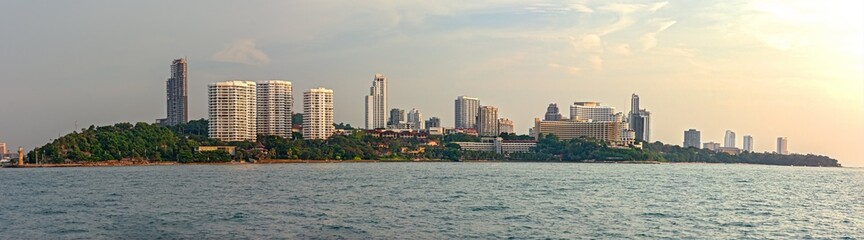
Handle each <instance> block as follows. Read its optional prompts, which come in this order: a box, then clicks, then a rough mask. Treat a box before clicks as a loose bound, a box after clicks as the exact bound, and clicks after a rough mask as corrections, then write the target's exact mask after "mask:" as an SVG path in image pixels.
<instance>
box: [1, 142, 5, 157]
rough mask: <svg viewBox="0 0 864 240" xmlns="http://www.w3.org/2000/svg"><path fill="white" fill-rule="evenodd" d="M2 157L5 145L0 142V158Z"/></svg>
mask: <svg viewBox="0 0 864 240" xmlns="http://www.w3.org/2000/svg"><path fill="white" fill-rule="evenodd" d="M3 155H6V143H2V142H0V158H3Z"/></svg>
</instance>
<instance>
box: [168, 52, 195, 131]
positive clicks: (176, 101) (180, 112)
mask: <svg viewBox="0 0 864 240" xmlns="http://www.w3.org/2000/svg"><path fill="white" fill-rule="evenodd" d="M186 76H187V75H186V59H185V58H180V59H175V60H174V61H173V62H171V77H170V78H168V82H167V96H168V108H167V109H168V117H167V118H166V119H165V124H166V125H168V126H174V125H177V124H183V123H186V122H188V121H189V98H188V95H187V89H186V81H187V79H186Z"/></svg>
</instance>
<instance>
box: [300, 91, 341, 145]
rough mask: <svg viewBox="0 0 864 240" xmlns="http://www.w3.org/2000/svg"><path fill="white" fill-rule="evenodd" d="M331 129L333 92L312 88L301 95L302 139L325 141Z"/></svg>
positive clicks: (331, 132) (332, 128) (333, 129)
mask: <svg viewBox="0 0 864 240" xmlns="http://www.w3.org/2000/svg"><path fill="white" fill-rule="evenodd" d="M334 131H335V128H334V127H333V90H330V89H326V88H313V89H309V91H306V92H304V93H303V139H327V138H329V137H330V136H331V135H333V132H334Z"/></svg>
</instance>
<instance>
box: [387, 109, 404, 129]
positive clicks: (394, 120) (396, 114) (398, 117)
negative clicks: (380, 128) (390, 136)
mask: <svg viewBox="0 0 864 240" xmlns="http://www.w3.org/2000/svg"><path fill="white" fill-rule="evenodd" d="M402 123H405V110H402V109H398V108H394V109H390V119H389V120H387V128H392V129H399V128H401V127H400V124H402Z"/></svg>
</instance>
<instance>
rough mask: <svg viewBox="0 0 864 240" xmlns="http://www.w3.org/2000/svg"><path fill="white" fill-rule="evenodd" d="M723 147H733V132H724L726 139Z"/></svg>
mask: <svg viewBox="0 0 864 240" xmlns="http://www.w3.org/2000/svg"><path fill="white" fill-rule="evenodd" d="M723 147H727V148H734V147H735V132H733V131H732V130H726V137H725V138H724V140H723Z"/></svg>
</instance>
